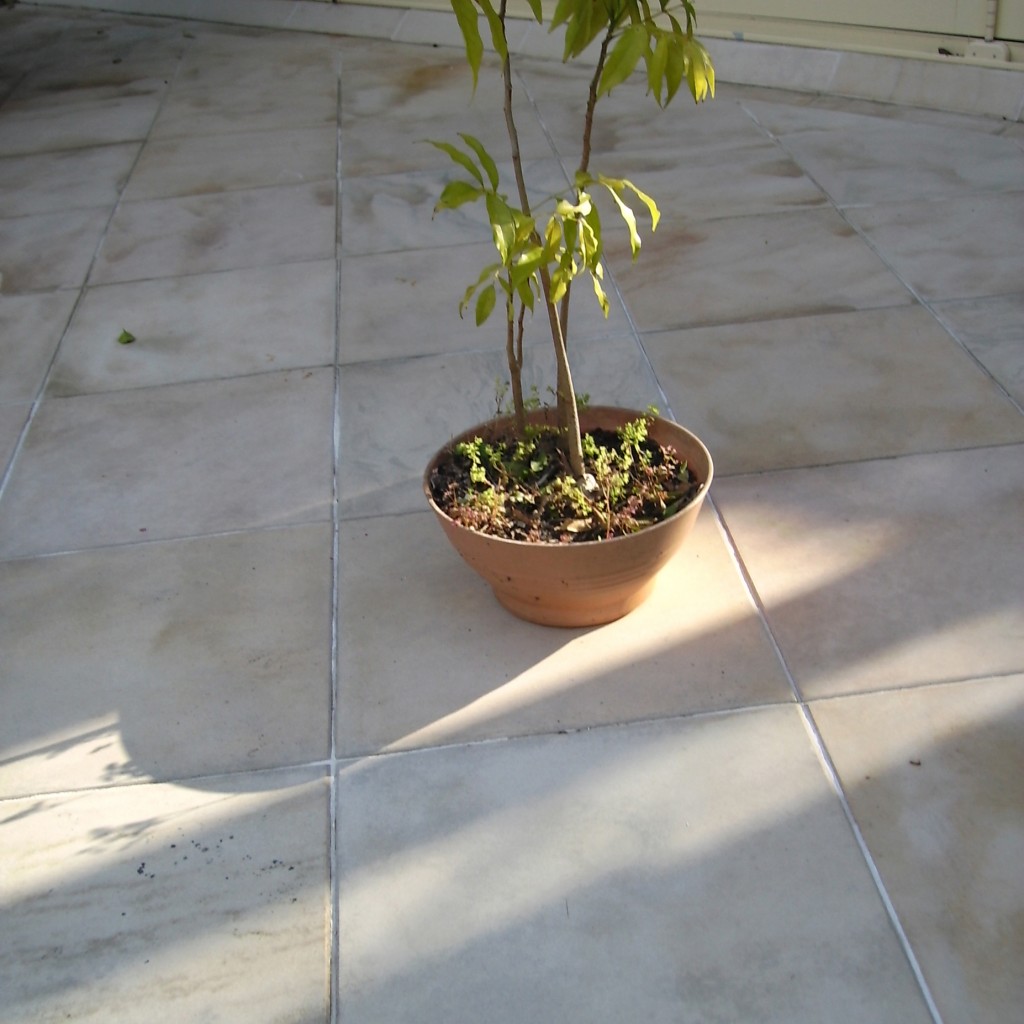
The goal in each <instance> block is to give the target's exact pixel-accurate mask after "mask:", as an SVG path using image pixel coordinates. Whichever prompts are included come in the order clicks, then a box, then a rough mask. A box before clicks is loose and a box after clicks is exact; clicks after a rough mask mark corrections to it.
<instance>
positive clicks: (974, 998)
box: [814, 675, 1024, 1024]
mask: <svg viewBox="0 0 1024 1024" xmlns="http://www.w3.org/2000/svg"><path fill="white" fill-rule="evenodd" d="M814 717H815V720H816V721H817V723H818V725H819V728H820V729H821V731H822V734H823V735H824V737H825V741H826V743H827V744H828V748H829V751H830V752H831V754H832V757H833V760H834V761H835V764H836V766H837V768H838V770H839V772H840V775H841V777H842V779H843V782H844V784H845V786H846V788H847V791H848V792H849V793H850V794H851V796H850V800H851V804H852V807H853V813H854V814H855V815H856V817H857V821H858V823H859V825H860V827H861V829H862V830H863V832H864V836H865V838H866V839H867V842H868V844H869V846H870V847H871V850H872V853H873V854H874V857H875V859H876V861H877V863H878V867H879V869H880V871H881V874H882V879H883V881H884V882H885V884H886V886H887V888H888V891H889V893H890V895H891V897H892V899H893V902H894V904H895V906H896V910H897V912H898V913H899V915H900V918H901V920H902V921H903V922H904V924H905V926H906V929H907V933H908V935H909V938H910V941H911V942H912V943H913V945H914V948H915V949H916V950H917V953H918V956H919V957H920V960H921V967H922V969H923V971H924V974H925V977H926V979H927V980H928V983H929V985H930V986H931V988H932V991H933V993H934V996H935V1000H936V1003H937V1005H938V1008H939V1012H940V1013H941V1014H942V1018H943V1020H947V1021H959V1020H963V1021H967V1020H969V1021H977V1022H978V1024H999V1022H1002V1021H1009V1020H1013V1018H1014V1016H1015V1015H1016V1014H1017V1012H1018V1010H1019V1009H1020V1007H1021V1005H1024V977H1022V976H1021V973H1020V971H1019V970H1017V967H1018V965H1019V964H1020V963H1021V958H1022V957H1024V931H1022V929H1021V927H1020V922H1021V918H1022V916H1024V874H1022V872H1021V869H1020V866H1021V863H1022V861H1024V828H1022V825H1021V822H1022V821H1024V792H1022V790H1021V786H1020V780H1021V778H1022V776H1024V676H1021V675H1012V676H1006V677H1004V678H997V679H974V680H971V681H969V682H963V683H953V684H950V685H948V686H929V687H923V688H919V689H914V690H903V691H898V692H891V693H875V694H869V695H865V696H858V697H849V698H844V699H842V700H834V701H833V700H829V701H821V702H817V703H815V705H814Z"/></svg>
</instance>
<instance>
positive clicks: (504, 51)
mask: <svg viewBox="0 0 1024 1024" xmlns="http://www.w3.org/2000/svg"><path fill="white" fill-rule="evenodd" d="M476 2H477V3H478V4H479V5H480V9H481V10H482V11H483V12H484V17H485V18H486V19H487V24H488V25H490V27H491V43H492V44H493V45H494V52H495V53H496V54H497V55H498V56H499V57H500V58H501V59H502V60H504V59H505V58H506V57H507V56H508V41H507V40H506V39H505V24H504V22H503V21H502V20H501V17H500V16H499V15H498V12H497V11H496V10H495V9H494V7H493V6H492V5H491V0H476Z"/></svg>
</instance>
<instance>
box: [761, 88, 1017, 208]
mask: <svg viewBox="0 0 1024 1024" xmlns="http://www.w3.org/2000/svg"><path fill="white" fill-rule="evenodd" d="M767 106H768V105H767V104H764V105H755V106H754V111H755V113H756V114H757V115H758V116H759V117H762V116H763V117H766V118H767V119H768V120H769V121H771V120H772V114H773V113H774V111H772V109H771V108H770V107H769V109H768V110H765V107H767ZM783 110H784V111H785V115H784V116H786V117H787V120H788V122H789V123H788V125H787V126H786V128H782V126H780V129H781V130H780V132H779V134H778V138H779V140H780V141H781V143H782V145H783V148H784V149H785V150H786V151H787V152H788V153H790V154H791V155H792V157H793V158H794V159H795V160H796V162H797V163H798V164H799V165H800V166H801V167H802V168H804V170H805V171H806V172H807V174H809V175H810V176H811V177H812V178H813V179H814V180H815V181H816V182H817V183H818V185H820V186H821V188H823V189H824V190H825V192H826V193H827V194H828V195H829V196H830V197H831V198H832V200H833V201H834V202H836V203H837V204H838V205H840V206H857V205H864V204H869V203H877V202H884V201H891V200H922V199H933V198H939V197H945V196H956V195H964V194H976V193H982V192H1008V191H1014V190H1016V191H1019V190H1020V188H1021V185H1022V184H1024V154H1022V153H1021V151H1020V147H1018V146H1017V145H1016V144H1015V143H1014V142H1013V140H1012V139H1006V138H1000V137H997V136H994V135H992V134H990V133H989V132H986V131H985V130H983V129H982V130H978V128H977V125H978V121H979V120H980V119H975V120H973V121H965V122H964V123H959V124H957V125H956V127H953V126H950V127H948V128H943V127H941V126H939V125H936V124H909V123H907V122H905V121H903V122H900V121H894V120H883V119H880V118H878V117H873V116H858V115H846V121H845V125H844V128H845V130H843V131H842V132H838V131H836V130H835V128H836V120H835V119H832V120H831V121H830V119H829V118H825V119H824V120H821V115H820V113H819V114H817V116H818V118H819V123H821V125H822V127H821V129H820V130H817V131H816V130H814V129H813V128H812V127H811V125H812V124H813V118H814V116H815V112H811V113H809V114H805V115H804V116H805V118H806V119H807V120H806V121H805V122H804V124H802V125H801V124H800V120H799V116H798V117H796V118H794V117H793V116H792V115H791V113H790V111H789V110H788V109H787V108H783ZM794 121H795V122H796V123H795V124H794ZM980 123H981V125H982V126H983V125H984V121H981V122H980ZM793 129H796V130H795V131H794V130H793ZM789 132H792V134H789Z"/></svg>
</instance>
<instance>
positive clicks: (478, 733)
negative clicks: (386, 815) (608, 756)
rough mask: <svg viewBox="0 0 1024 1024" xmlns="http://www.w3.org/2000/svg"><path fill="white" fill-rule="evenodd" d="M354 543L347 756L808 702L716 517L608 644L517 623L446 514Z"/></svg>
mask: <svg viewBox="0 0 1024 1024" xmlns="http://www.w3.org/2000/svg"><path fill="white" fill-rule="evenodd" d="M339 543H340V550H341V578H340V587H341V589H340V611H339V636H340V638H341V645H340V650H341V654H340V660H339V704H338V712H339V716H338V721H339V729H338V737H337V742H338V749H339V752H340V753H341V754H342V755H343V756H351V755H353V754H368V753H374V752H377V751H380V750H399V749H411V748H415V747H425V746H441V745H444V744H451V743H465V742H469V741H473V740H480V739H492V738H498V737H502V736H523V735H529V734H532V733H552V732H556V731H558V730H565V729H582V728H589V727H591V726H595V725H607V724H611V723H615V722H625V721H637V720H642V719H647V718H664V717H668V716H672V715H683V714H693V713H696V712H701V711H708V710H713V709H722V708H733V707H741V706H749V705H754V704H767V703H777V702H784V701H788V700H790V699H791V698H792V694H791V691H790V689H789V686H788V683H787V680H786V677H785V675H784V674H783V671H782V668H781V666H780V664H779V662H778V659H777V658H776V657H775V654H774V651H773V649H772V647H771V645H770V643H769V641H768V637H767V635H766V634H765V632H764V630H763V628H762V626H761V623H760V620H759V619H758V617H757V614H756V612H755V610H754V608H753V606H752V605H751V603H750V601H749V598H748V597H747V594H746V591H745V590H744V588H743V585H742V581H741V580H740V577H739V574H738V572H737V570H736V568H735V566H734V564H733V562H732V560H731V557H730V555H729V553H728V551H727V549H726V547H725V545H724V543H723V541H722V538H721V536H720V534H719V531H718V528H717V525H716V521H715V516H714V512H713V511H712V510H711V509H709V508H706V509H705V510H704V511H703V513H702V515H701V518H700V520H699V521H698V525H697V527H696V530H695V533H694V534H693V536H692V537H691V538H690V539H689V540H688V541H687V544H686V546H685V547H684V549H683V550H682V551H681V552H680V554H679V555H678V556H677V557H676V558H675V559H674V560H673V561H672V562H671V563H670V565H669V566H668V567H667V568H666V569H665V570H663V572H662V573H661V575H660V576H659V579H658V584H657V587H656V589H655V592H654V594H653V595H652V596H651V598H650V599H649V600H648V601H647V602H646V603H645V604H644V605H643V606H641V607H640V608H639V609H637V610H636V611H634V612H632V613H631V614H630V615H628V616H627V617H626V618H624V619H621V620H619V621H618V622H616V623H612V624H610V625H608V626H604V627H601V628H599V629H573V630H563V629H549V628H544V627H541V626H535V625H532V624H529V623H526V622H522V621H520V620H519V619H516V618H513V617H512V616H511V615H510V614H509V613H508V612H506V611H505V610H504V609H503V608H501V606H500V605H499V604H498V603H497V601H496V600H495V599H494V598H493V596H492V595H491V593H490V591H489V589H488V587H487V585H486V584H485V583H483V582H482V581H481V580H480V579H479V578H478V577H477V576H475V575H474V574H473V573H472V572H471V570H469V569H468V568H467V567H466V566H465V565H464V564H463V563H462V562H461V561H460V559H459V557H458V555H457V554H456V553H455V552H454V551H453V550H452V549H451V548H450V547H449V545H448V542H447V541H446V539H445V537H444V534H443V533H442V531H441V529H440V527H439V526H438V524H437V523H436V522H435V520H434V517H433V516H432V515H406V516H395V517H382V518H378V519H365V520H354V521H352V522H348V523H345V524H343V529H342V533H341V538H340V542H339ZM396 634H400V635H401V636H402V643H401V644H396V643H394V637H395V636H396Z"/></svg>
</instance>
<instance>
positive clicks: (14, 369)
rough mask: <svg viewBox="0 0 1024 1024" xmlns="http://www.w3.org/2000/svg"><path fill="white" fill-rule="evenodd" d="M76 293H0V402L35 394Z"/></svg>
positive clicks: (67, 291) (28, 397)
mask: <svg viewBox="0 0 1024 1024" xmlns="http://www.w3.org/2000/svg"><path fill="white" fill-rule="evenodd" d="M77 299H78V292H77V291H74V290H72V289H68V290H65V291H51V292H40V293H37V294H35V295H0V401H9V400H12V399H21V400H28V399H32V398H35V397H36V394H37V392H38V391H39V389H40V387H41V386H42V384H43V380H44V379H45V377H46V372H47V370H48V368H49V366H50V362H51V361H52V359H53V356H54V353H55V352H56V351H57V345H58V344H59V343H60V339H61V335H62V334H63V332H64V329H65V327H66V326H67V322H68V317H69V316H70V315H71V311H72V309H74V307H75V302H76V301H77Z"/></svg>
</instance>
